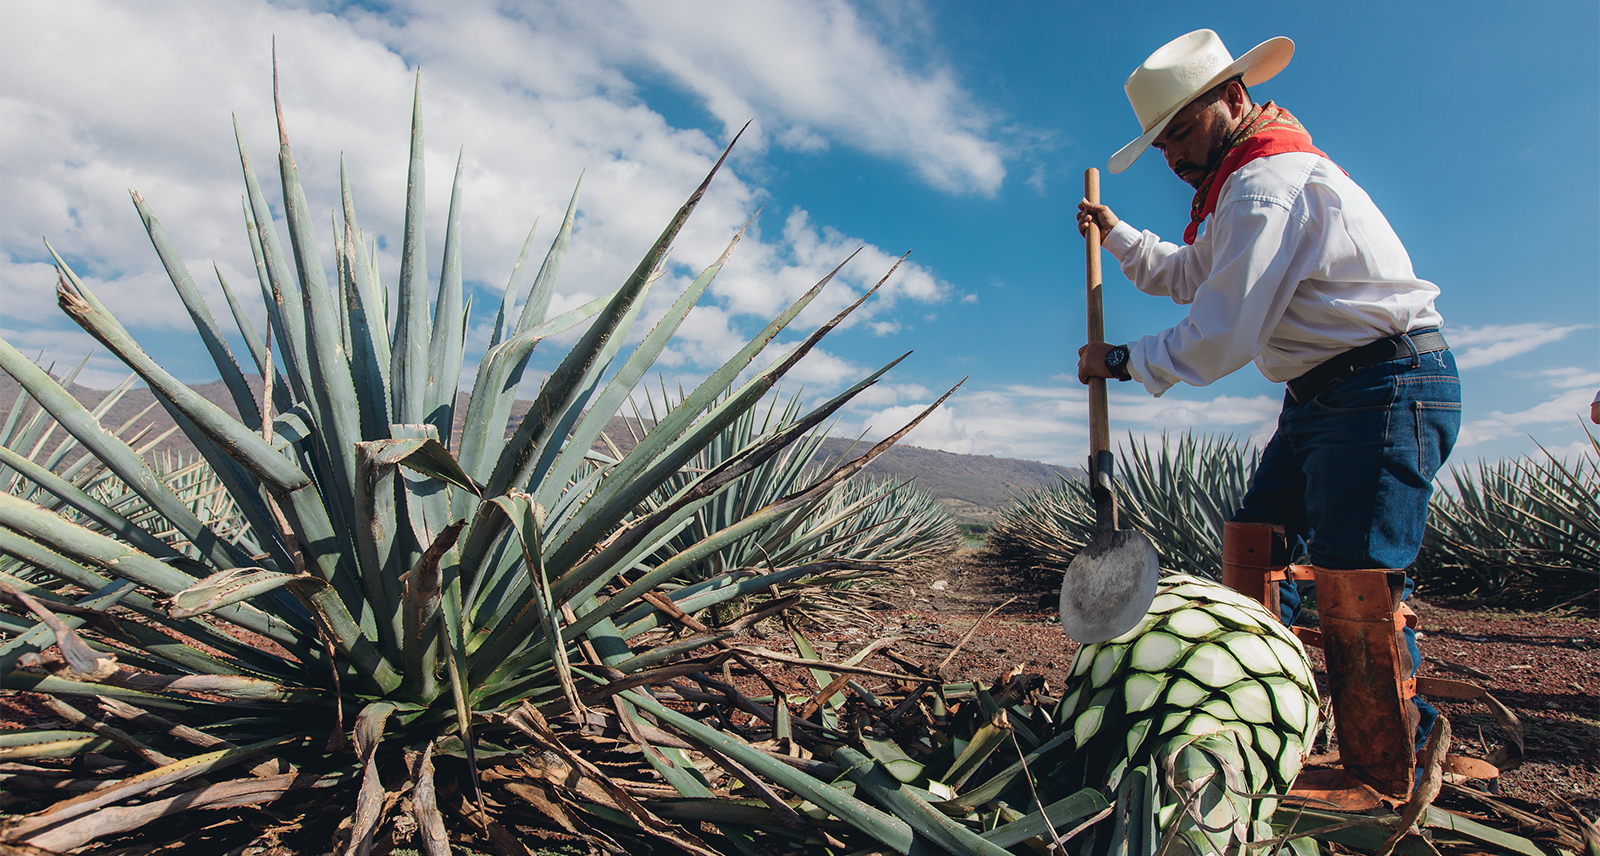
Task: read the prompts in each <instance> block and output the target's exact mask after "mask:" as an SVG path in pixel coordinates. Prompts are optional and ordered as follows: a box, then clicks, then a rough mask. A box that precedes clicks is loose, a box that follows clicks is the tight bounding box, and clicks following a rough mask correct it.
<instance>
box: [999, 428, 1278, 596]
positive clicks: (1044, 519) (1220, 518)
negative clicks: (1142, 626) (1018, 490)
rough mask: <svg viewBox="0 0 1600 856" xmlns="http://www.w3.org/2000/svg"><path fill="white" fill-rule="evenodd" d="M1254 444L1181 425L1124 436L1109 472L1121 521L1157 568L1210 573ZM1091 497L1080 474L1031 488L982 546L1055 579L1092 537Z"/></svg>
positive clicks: (1251, 466)
mask: <svg viewBox="0 0 1600 856" xmlns="http://www.w3.org/2000/svg"><path fill="white" fill-rule="evenodd" d="M1259 457H1260V451H1259V450H1257V449H1256V448H1255V447H1254V446H1251V445H1249V444H1248V443H1245V442H1242V441H1240V440H1237V439H1235V438H1232V437H1227V436H1222V437H1213V436H1210V435H1205V434H1200V435H1197V434H1194V433H1193V432H1188V431H1186V432H1184V433H1183V434H1180V435H1178V436H1177V437H1176V438H1175V441H1172V440H1169V438H1168V437H1167V435H1166V434H1162V435H1161V438H1160V441H1159V442H1158V443H1156V445H1155V446H1154V447H1152V446H1151V444H1150V441H1149V440H1143V441H1141V440H1138V439H1136V438H1134V437H1133V435H1131V434H1130V435H1129V436H1128V442H1127V444H1126V445H1124V446H1122V447H1121V449H1120V453H1119V455H1118V462H1117V463H1118V472H1117V478H1116V480H1115V488H1116V492H1117V510H1118V513H1119V514H1120V515H1121V519H1122V523H1123V525H1124V526H1126V527H1128V528H1130V529H1137V530H1138V531H1140V532H1143V533H1145V534H1146V535H1149V536H1150V539H1151V540H1152V541H1154V542H1155V545H1156V551H1157V552H1158V553H1160V555H1161V569H1162V571H1163V572H1169V573H1180V574H1191V575H1193V576H1199V577H1208V578H1212V579H1215V578H1216V575H1217V570H1216V569H1217V568H1219V567H1221V566H1222V565H1221V563H1222V549H1221V545H1222V524H1223V522H1225V521H1227V520H1228V519H1229V518H1231V517H1232V516H1233V513H1234V511H1235V510H1236V509H1237V508H1238V507H1239V502H1240V501H1241V500H1242V499H1244V494H1245V491H1246V490H1247V489H1248V488H1249V486H1250V474H1251V473H1253V472H1255V467H1256V461H1257V460H1258V459H1259ZM1094 532H1095V514H1094V500H1093V498H1092V497H1090V495H1089V485H1088V483H1087V482H1084V481H1066V480H1063V481H1062V482H1061V483H1060V484H1058V485H1056V486H1055V487H1051V488H1045V489H1042V490H1037V491H1032V492H1029V493H1027V494H1025V495H1023V496H1022V497H1021V498H1020V499H1018V500H1017V501H1016V503H1014V504H1013V505H1011V506H1010V507H1008V508H1007V509H1006V510H1005V511H1003V512H1002V513H1001V515H1000V518H999V519H998V520H997V521H995V524H994V525H993V526H992V527H991V528H990V530H989V535H988V537H987V539H986V548H987V550H988V551H989V552H990V553H991V554H992V555H994V556H995V557H996V558H997V559H998V560H1000V561H1003V562H1005V563H1007V564H1012V565H1015V566H1017V567H1019V568H1022V569H1025V570H1027V571H1029V572H1030V573H1033V574H1037V575H1040V576H1041V577H1044V578H1049V579H1052V580H1059V577H1060V575H1061V574H1063V573H1066V570H1067V566H1068V565H1070V564H1072V558H1073V557H1074V556H1076V555H1077V554H1078V551H1079V550H1081V549H1083V546H1084V545H1085V544H1088V543H1089V541H1090V540H1091V539H1092V538H1093V537H1094Z"/></svg>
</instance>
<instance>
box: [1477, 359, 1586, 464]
mask: <svg viewBox="0 0 1600 856" xmlns="http://www.w3.org/2000/svg"><path fill="white" fill-rule="evenodd" d="M1541 377H1542V378H1544V379H1545V380H1546V381H1547V385H1548V386H1549V387H1550V389H1551V392H1552V394H1551V395H1550V397H1549V398H1546V399H1545V400H1544V401H1541V402H1539V403H1538V404H1535V405H1533V406H1532V407H1529V408H1526V409H1523V410H1518V411H1514V412H1511V413H1506V412H1504V411H1500V410H1494V411H1490V413H1489V414H1488V415H1487V416H1482V417H1479V418H1476V419H1472V420H1470V421H1468V422H1467V423H1466V424H1464V425H1462V426H1461V435H1460V436H1459V437H1458V438H1457V439H1456V448H1457V449H1470V448H1472V447H1474V446H1479V445H1482V444H1485V443H1489V442H1491V441H1494V440H1498V439H1501V438H1503V437H1510V436H1515V435H1519V434H1526V433H1529V432H1531V431H1532V430H1533V429H1535V428H1539V427H1541V426H1543V427H1544V428H1545V430H1547V431H1549V430H1552V428H1567V427H1570V426H1572V425H1573V423H1574V420H1581V419H1587V418H1588V416H1589V402H1591V401H1593V400H1594V391H1595V388H1596V387H1597V386H1600V372H1595V371H1591V370H1585V369H1577V368H1572V367H1565V368H1556V369H1551V370H1549V371H1547V372H1545V373H1543V374H1542V375H1541Z"/></svg>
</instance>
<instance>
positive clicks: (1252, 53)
mask: <svg viewBox="0 0 1600 856" xmlns="http://www.w3.org/2000/svg"><path fill="white" fill-rule="evenodd" d="M1292 56H1294V42H1292V41H1290V40H1289V39H1287V38H1285V37H1283V36H1273V37H1272V38H1270V39H1267V40H1266V41H1264V42H1262V43H1261V44H1259V45H1256V46H1255V47H1253V48H1251V49H1250V50H1249V52H1248V53H1246V54H1245V55H1244V56H1242V57H1239V58H1238V59H1234V58H1233V55H1232V54H1230V53H1228V49H1227V48H1226V47H1224V46H1223V44H1222V39H1221V38H1220V37H1218V36H1217V34H1216V33H1215V32H1213V31H1211V30H1195V31H1194V32H1192V33H1187V34H1185V35H1182V36H1179V37H1177V38H1176V39H1173V40H1172V41H1170V42H1167V43H1166V44H1164V45H1162V46H1161V48H1160V49H1159V50H1157V51H1156V52H1155V53H1153V54H1151V55H1150V58H1149V59H1147V60H1145V61H1144V63H1143V64H1142V65H1140V66H1139V67H1138V68H1136V69H1134V70H1133V74H1130V75H1128V82H1127V83H1125V84H1123V85H1122V88H1123V89H1124V90H1126V91H1127V93H1128V103H1129V104H1132V105H1133V114H1134V115H1135V116H1137V117H1139V126H1140V127H1141V128H1143V129H1144V133H1143V134H1140V135H1139V139H1137V140H1134V141H1133V142H1131V143H1129V144H1127V145H1125V146H1123V147H1122V149H1121V150H1120V151H1118V152H1117V153H1116V154H1114V155H1112V156H1111V160H1110V161H1109V162H1107V163H1106V167H1107V168H1108V169H1110V170H1111V172H1113V173H1118V172H1122V171H1123V170H1125V169H1127V168H1128V167H1130V166H1133V162H1134V161H1136V160H1138V159H1139V155H1141V154H1144V150H1145V149H1146V148H1149V146H1150V143H1151V142H1152V141H1153V140H1155V138H1156V137H1158V136H1160V135H1161V132H1162V131H1164V130H1166V128H1167V123H1168V122H1170V121H1172V117H1173V116H1176V115H1177V114H1178V111H1179V110H1182V109H1183V108H1184V107H1186V106H1188V105H1189V102H1191V101H1193V100H1194V99H1196V98H1198V97H1199V96H1200V95H1202V94H1204V93H1205V92H1207V91H1209V90H1210V89H1211V87H1213V86H1216V85H1217V84H1219V83H1222V82H1223V81H1225V80H1227V79H1228V78H1230V77H1235V76H1237V75H1244V85H1245V86H1255V85H1256V84H1257V83H1261V82H1263V81H1266V80H1269V79H1271V77H1272V76H1273V75H1275V74H1277V73H1278V72H1280V71H1283V67H1284V66H1286V65H1288V64H1289V58H1290V57H1292Z"/></svg>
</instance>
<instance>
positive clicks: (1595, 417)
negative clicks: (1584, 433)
mask: <svg viewBox="0 0 1600 856" xmlns="http://www.w3.org/2000/svg"><path fill="white" fill-rule="evenodd" d="M1589 421H1590V422H1593V423H1594V424H1596V425H1600V398H1596V399H1595V400H1594V403H1593V404H1590V405H1589Z"/></svg>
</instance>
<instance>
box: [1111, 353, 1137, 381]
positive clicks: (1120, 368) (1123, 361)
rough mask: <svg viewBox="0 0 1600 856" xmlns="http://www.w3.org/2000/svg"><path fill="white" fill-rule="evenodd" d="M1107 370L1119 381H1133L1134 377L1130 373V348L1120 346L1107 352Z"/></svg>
mask: <svg viewBox="0 0 1600 856" xmlns="http://www.w3.org/2000/svg"><path fill="white" fill-rule="evenodd" d="M1106 368H1108V369H1110V370H1111V374H1113V375H1115V376H1116V378H1117V380H1132V379H1133V375H1131V374H1129V373H1128V346H1127V345H1118V346H1116V347H1114V348H1112V349H1111V350H1109V351H1106Z"/></svg>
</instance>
